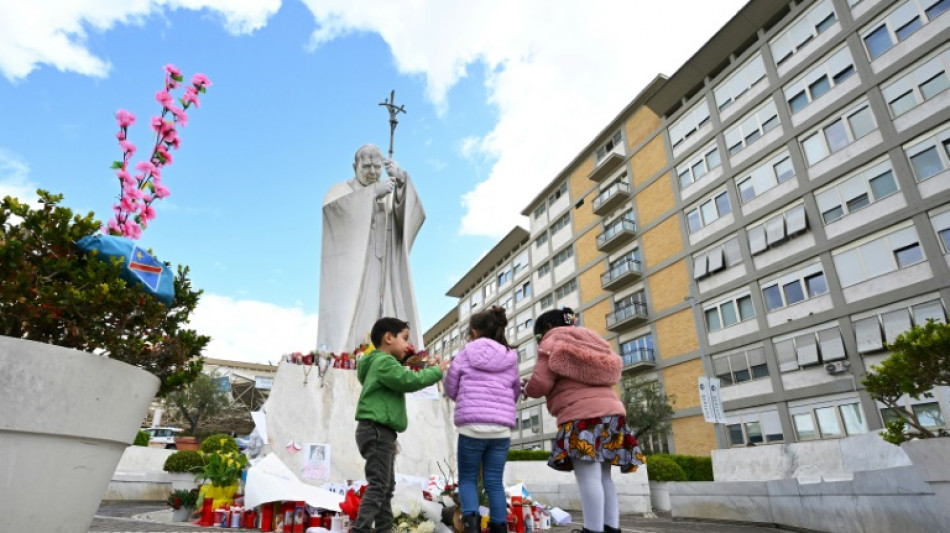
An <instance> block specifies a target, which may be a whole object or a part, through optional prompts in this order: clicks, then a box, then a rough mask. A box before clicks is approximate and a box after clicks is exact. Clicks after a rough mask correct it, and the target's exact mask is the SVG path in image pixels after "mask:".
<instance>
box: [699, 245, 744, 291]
mask: <svg viewBox="0 0 950 533" xmlns="http://www.w3.org/2000/svg"><path fill="white" fill-rule="evenodd" d="M741 263H742V250H741V248H740V247H739V236H738V235H736V234H732V235H730V236H729V237H727V238H726V239H725V240H723V241H721V242H718V243H716V244H714V245H712V246H710V247H708V248H706V249H704V250H703V251H701V252H699V253H698V254H695V255H694V256H693V279H697V280H699V279H702V278H705V277H706V276H711V275H713V274H716V273H717V272H721V271H725V270H728V269H729V268H731V267H733V266H735V265H738V264H741Z"/></svg>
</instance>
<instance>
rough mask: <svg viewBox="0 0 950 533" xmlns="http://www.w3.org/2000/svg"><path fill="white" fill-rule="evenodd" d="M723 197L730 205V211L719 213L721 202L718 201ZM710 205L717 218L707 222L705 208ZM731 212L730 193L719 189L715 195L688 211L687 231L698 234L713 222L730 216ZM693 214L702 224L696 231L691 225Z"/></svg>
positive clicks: (704, 199)
mask: <svg viewBox="0 0 950 533" xmlns="http://www.w3.org/2000/svg"><path fill="white" fill-rule="evenodd" d="M721 197H725V199H726V202H728V205H729V210H728V211H725V212H720V211H719V202H717V201H716V200H718V199H719V198H721ZM708 205H711V206H712V209H713V211H714V213H715V218H711V219H710V220H706V217H705V216H704V211H703V208H704V207H706V206H708ZM731 212H732V200H731V199H729V191H728V190H726V189H719V190H717V191H715V192H714V193H713V194H711V195H709V196H707V197H706V198H703V199H702V200H700V201H699V202H697V203H695V204H694V205H692V206H690V207H689V208H687V209H686V228H687V231H689V233H691V234H692V233H696V232H698V231H699V230H701V229H703V228H705V227H706V226H708V225H710V224H712V223H713V222H715V221H717V220H719V219H720V218H722V217H724V216H726V215H728V214H729V213H731ZM693 214H695V215H696V216H697V217H698V218H697V220H699V223H700V226H699V227H698V228H696V229H693V227H692V226H691V225H690V223H689V220H690V216H692V215H693Z"/></svg>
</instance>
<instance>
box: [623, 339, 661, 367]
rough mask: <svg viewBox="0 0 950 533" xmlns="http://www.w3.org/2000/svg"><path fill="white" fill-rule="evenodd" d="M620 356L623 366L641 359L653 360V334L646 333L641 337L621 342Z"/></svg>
mask: <svg viewBox="0 0 950 533" xmlns="http://www.w3.org/2000/svg"><path fill="white" fill-rule="evenodd" d="M620 358H621V359H622V360H623V365H624V366H628V365H632V364H634V363H639V362H642V361H653V360H654V359H653V334H652V333H647V334H646V335H643V336H642V337H637V338H636V339H633V340H629V341H627V342H624V343H621V344H620Z"/></svg>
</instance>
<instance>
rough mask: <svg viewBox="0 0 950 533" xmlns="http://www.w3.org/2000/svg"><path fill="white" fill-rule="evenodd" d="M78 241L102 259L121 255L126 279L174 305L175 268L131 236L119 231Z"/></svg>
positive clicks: (82, 246)
mask: <svg viewBox="0 0 950 533" xmlns="http://www.w3.org/2000/svg"><path fill="white" fill-rule="evenodd" d="M76 245H77V246H79V249H80V250H82V251H83V252H85V253H92V252H93V251H95V252H96V254H95V256H94V257H96V258H97V259H99V260H100V261H107V262H108V261H110V260H111V258H112V257H118V258H121V259H122V270H121V272H120V275H121V276H122V279H124V280H125V281H126V282H128V283H130V284H132V285H138V286H140V287H142V288H143V289H145V291H146V292H148V293H150V294H152V295H154V296H155V297H156V298H158V300H159V301H160V302H162V303H164V304H165V305H171V304H172V302H173V301H174V300H175V280H174V275H173V274H172V272H171V270H170V269H169V268H168V267H167V266H166V265H165V264H164V263H162V262H161V261H159V260H158V259H156V258H155V257H153V256H152V254H150V253H149V252H148V251H146V250H145V249H144V248H141V247H139V246H138V245H137V244H135V243H134V242H132V241H131V240H129V239H126V238H125V237H117V236H115V235H88V236H86V237H83V238H82V239H79V241H78V242H77V243H76Z"/></svg>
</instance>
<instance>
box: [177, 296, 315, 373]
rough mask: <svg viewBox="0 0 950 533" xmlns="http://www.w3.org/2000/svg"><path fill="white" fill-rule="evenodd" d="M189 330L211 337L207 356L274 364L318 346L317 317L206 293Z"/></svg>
mask: <svg viewBox="0 0 950 533" xmlns="http://www.w3.org/2000/svg"><path fill="white" fill-rule="evenodd" d="M190 327H192V328H194V329H195V330H196V331H197V332H198V333H199V334H201V335H208V336H210V337H211V342H210V343H209V344H208V347H207V348H206V349H205V351H204V355H205V356H206V357H211V358H215V359H230V360H232V361H247V362H252V363H262V364H266V363H267V362H268V361H271V362H273V363H274V364H276V363H277V361H278V360H279V359H280V357H281V355H283V354H287V353H291V352H306V351H310V350H312V349H314V348H315V347H316V343H317V315H316V314H314V313H306V312H304V311H303V310H302V309H300V308H294V307H281V306H279V305H274V304H271V303H266V302H260V301H256V300H237V299H234V298H229V297H227V296H218V295H216V294H208V293H205V294H203V295H202V296H201V300H200V301H199V303H198V308H197V309H195V312H194V313H193V314H192V316H191V321H190Z"/></svg>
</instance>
